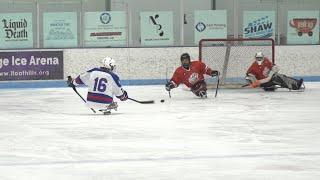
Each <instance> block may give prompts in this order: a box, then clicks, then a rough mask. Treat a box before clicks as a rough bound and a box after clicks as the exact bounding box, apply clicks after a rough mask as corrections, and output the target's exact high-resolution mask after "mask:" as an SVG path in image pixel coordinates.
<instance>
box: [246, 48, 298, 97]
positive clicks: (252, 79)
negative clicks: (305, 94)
mask: <svg viewBox="0 0 320 180" xmlns="http://www.w3.org/2000/svg"><path fill="white" fill-rule="evenodd" d="M278 72H279V68H278V67H277V66H276V65H273V64H272V63H271V62H270V60H269V59H268V58H267V57H264V55H263V53H262V52H257V53H256V54H255V61H254V62H253V63H252V64H251V66H250V67H249V69H248V71H247V73H246V80H247V81H248V83H249V86H250V87H252V88H256V87H258V86H260V87H262V88H263V89H264V90H266V91H274V90H275V88H276V86H280V87H283V88H288V89H290V90H291V89H292V90H299V89H301V87H302V84H303V79H300V80H297V79H294V78H292V77H288V76H286V75H283V74H279V73H278Z"/></svg>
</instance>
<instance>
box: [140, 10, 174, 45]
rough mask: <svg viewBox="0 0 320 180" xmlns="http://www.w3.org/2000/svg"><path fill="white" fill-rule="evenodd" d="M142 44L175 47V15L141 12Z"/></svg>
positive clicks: (166, 12) (161, 12) (169, 12)
mask: <svg viewBox="0 0 320 180" xmlns="http://www.w3.org/2000/svg"><path fill="white" fill-rule="evenodd" d="M140 29H141V44H142V45H144V46H170V45H173V13H172V12H171V11H154V12H140Z"/></svg>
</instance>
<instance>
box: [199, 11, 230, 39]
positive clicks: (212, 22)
mask: <svg viewBox="0 0 320 180" xmlns="http://www.w3.org/2000/svg"><path fill="white" fill-rule="evenodd" d="M194 27H195V30H194V42H195V44H198V43H199V41H200V40H201V39H205V38H227V11H226V10H200V11H195V12H194Z"/></svg>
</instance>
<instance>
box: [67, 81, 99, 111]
mask: <svg viewBox="0 0 320 180" xmlns="http://www.w3.org/2000/svg"><path fill="white" fill-rule="evenodd" d="M68 78H69V76H68ZM70 78H71V76H70ZM70 87H71V88H72V89H73V91H74V92H75V93H77V94H78V96H79V97H80V98H81V99H82V101H83V102H84V103H87V101H86V100H85V99H83V97H82V96H81V95H80V94H79V92H78V91H77V89H76V86H75V85H72V86H70ZM90 109H91V110H92V112H94V113H96V111H95V110H94V109H93V108H90Z"/></svg>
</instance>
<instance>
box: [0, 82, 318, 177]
mask: <svg viewBox="0 0 320 180" xmlns="http://www.w3.org/2000/svg"><path fill="white" fill-rule="evenodd" d="M306 87H307V88H306V90H305V91H304V92H288V91H287V90H280V91H278V92H267V93H266V92H263V91H260V90H226V89H221V90H220V91H219V93H218V97H217V98H214V97H213V94H214V92H213V91H214V90H210V92H209V98H208V99H198V98H196V97H194V96H193V94H192V93H191V92H188V91H185V90H183V89H174V90H173V91H172V93H171V95H172V98H171V99H169V97H168V94H167V92H166V91H165V90H164V87H163V86H136V87H133V86H129V87H125V89H126V90H127V91H128V93H129V96H131V97H132V98H136V99H138V100H155V101H156V103H155V104H147V105H144V104H138V103H135V102H133V101H129V100H128V101H126V102H119V109H118V111H117V112H113V113H112V115H109V116H105V115H101V114H93V113H92V112H91V111H90V109H88V108H87V107H86V106H85V105H84V103H83V102H82V100H81V99H80V98H79V97H78V96H77V95H76V94H75V93H74V92H73V91H72V89H70V88H51V89H50V88H49V89H18V90H14V89H11V90H8V89H7V90H4V89H3V90H0V180H123V179H124V180H128V179H130V180H131V179H132V180H158V179H161V180H171V179H173V180H176V179H179V180H181V179H183V180H185V179H186V180H215V179H217V180H221V179H222V180H260V179H263V180H267V179H268V180H269V179H272V180H297V179H299V180H300V179H301V180H317V179H320V118H319V109H320V108H319V107H320V83H307V84H306ZM79 91H80V93H81V94H82V95H85V92H86V89H85V88H80V89H79ZM161 99H165V102H164V103H161V102H160V100H161Z"/></svg>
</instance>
